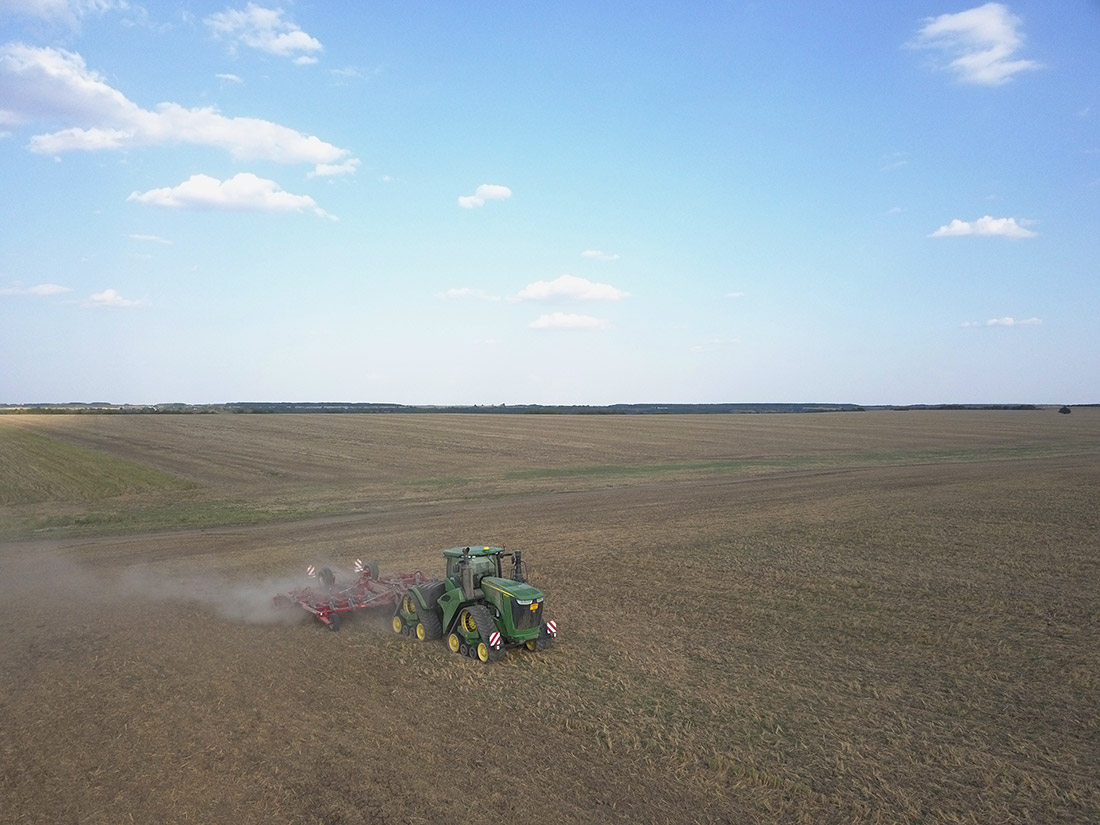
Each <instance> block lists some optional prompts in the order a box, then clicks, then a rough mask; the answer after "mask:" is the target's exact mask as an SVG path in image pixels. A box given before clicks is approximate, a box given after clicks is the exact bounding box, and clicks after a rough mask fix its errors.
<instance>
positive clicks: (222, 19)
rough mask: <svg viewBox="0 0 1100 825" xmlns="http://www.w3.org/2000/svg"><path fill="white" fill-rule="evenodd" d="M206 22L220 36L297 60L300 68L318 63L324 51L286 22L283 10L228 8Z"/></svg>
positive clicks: (253, 7)
mask: <svg viewBox="0 0 1100 825" xmlns="http://www.w3.org/2000/svg"><path fill="white" fill-rule="evenodd" d="M203 22H205V23H206V25H207V26H208V27H209V28H210V30H211V31H212V32H214V34H215V35H216V36H218V37H225V38H227V39H228V40H231V41H232V42H233V44H234V45H236V44H238V43H241V44H243V45H245V46H248V47H250V48H253V49H258V50H260V51H262V52H267V53H268V54H273V55H276V56H277V57H288V58H293V59H294V62H295V63H297V64H299V65H306V64H311V63H316V62H317V58H316V57H314V56H313V55H314V53H315V52H320V51H322V50H323V49H324V47H323V46H322V45H321V42H320V41H319V40H317V38H315V37H310V36H309V35H308V34H306V33H305V32H304V31H302V30H301V29H300V28H299V27H298V26H297V24H295V23H292V22H290V21H289V20H286V19H284V17H283V10H282V9H265V8H263V7H262V6H257V5H256V4H255V3H249V4H248V6H247V7H245V9H244V10H240V9H226V10H225V11H223V12H218V13H217V14H212V15H210V16H209V17H207V18H206V20H204V21H203Z"/></svg>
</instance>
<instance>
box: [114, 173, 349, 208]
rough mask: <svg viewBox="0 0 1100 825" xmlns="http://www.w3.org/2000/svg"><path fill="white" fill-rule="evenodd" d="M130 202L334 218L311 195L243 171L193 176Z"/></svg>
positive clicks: (136, 194)
mask: <svg viewBox="0 0 1100 825" xmlns="http://www.w3.org/2000/svg"><path fill="white" fill-rule="evenodd" d="M127 200H128V201H134V202H136V203H141V204H146V205H150V206H165V207H170V208H174V209H182V208H195V209H233V210H248V211H254V212H302V211H306V210H308V211H311V212H313V213H315V214H317V215H320V216H322V217H330V216H329V215H328V214H327V213H326V212H325V211H324V210H323V209H321V208H320V207H319V206H317V203H316V201H314V200H313V198H311V197H310V196H309V195H294V194H291V193H290V192H284V191H283V190H282V189H280V188H279V185H278V184H277V183H275V181H273V180H267V179H266V178H260V177H257V176H256V175H253V174H252V173H251V172H241V173H240V174H237V175H234V176H233V177H231V178H229V179H228V180H225V181H221V180H218V179H217V178H212V177H210V176H209V175H192V176H191V177H189V178H188V179H187V180H185V181H184V182H183V183H181V184H180V185H179V186H166V187H163V188H160V189H150V190H149V191H148V192H132V193H130V197H128V198H127Z"/></svg>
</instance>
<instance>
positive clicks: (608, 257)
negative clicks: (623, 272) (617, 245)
mask: <svg viewBox="0 0 1100 825" xmlns="http://www.w3.org/2000/svg"><path fill="white" fill-rule="evenodd" d="M581 257H582V258H591V259H593V260H596V261H617V260H619V256H618V255H616V254H614V253H611V252H601V251H600V250H599V249H586V250H584V252H582V253H581Z"/></svg>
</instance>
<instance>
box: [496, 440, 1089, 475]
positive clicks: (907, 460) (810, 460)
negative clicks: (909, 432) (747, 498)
mask: <svg viewBox="0 0 1100 825" xmlns="http://www.w3.org/2000/svg"><path fill="white" fill-rule="evenodd" d="M1080 452H1081V451H1080V450H1074V449H1068V448H1059V447H1052V446H1047V445H1035V446H1026V445H1025V446H1012V447H984V448H978V449H946V450H897V451H891V452H877V453H843V454H836V455H804V456H769V457H763V458H745V459H729V460H722V461H686V462H669V463H666V464H593V465H585V466H579V467H528V468H525V469H522V470H514V471H512V472H509V473H506V474H505V476H504V478H505V479H508V480H515V481H520V480H522V481H534V480H539V479H557V478H561V479H577V478H625V477H632V476H648V475H665V474H670V473H717V474H738V473H748V472H759V471H765V472H766V471H769V470H791V469H835V468H838V467H851V468H856V467H880V466H911V465H917V464H970V463H976V462H982V461H1019V460H1025V459H1034V458H1056V457H1063V456H1068V455H1076V454H1078V453H1080Z"/></svg>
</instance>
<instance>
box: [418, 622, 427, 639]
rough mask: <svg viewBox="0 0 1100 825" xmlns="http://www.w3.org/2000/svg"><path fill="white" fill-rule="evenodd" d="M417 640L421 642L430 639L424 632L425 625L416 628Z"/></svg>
mask: <svg viewBox="0 0 1100 825" xmlns="http://www.w3.org/2000/svg"><path fill="white" fill-rule="evenodd" d="M416 638H418V639H419V640H420V641H424V640H425V639H426V638H428V634H427V633H426V632H425V630H424V625H422V624H418V625H417V626H416Z"/></svg>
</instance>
